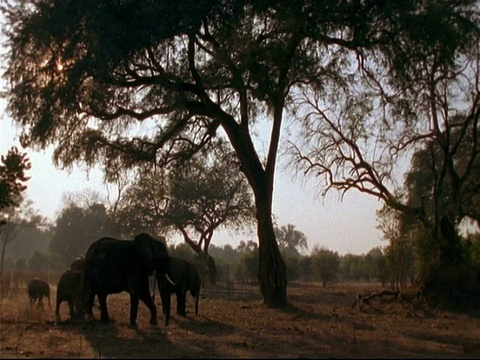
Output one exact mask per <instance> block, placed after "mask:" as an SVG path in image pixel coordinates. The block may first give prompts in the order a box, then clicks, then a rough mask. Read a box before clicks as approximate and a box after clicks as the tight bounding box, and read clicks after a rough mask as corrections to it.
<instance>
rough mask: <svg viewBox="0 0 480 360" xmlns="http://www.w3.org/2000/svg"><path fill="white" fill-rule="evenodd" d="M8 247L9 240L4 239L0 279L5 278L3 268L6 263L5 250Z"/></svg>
mask: <svg viewBox="0 0 480 360" xmlns="http://www.w3.org/2000/svg"><path fill="white" fill-rule="evenodd" d="M6 248H7V241H6V240H5V239H4V240H3V241H2V254H1V259H0V261H1V265H0V279H3V268H4V265H5V251H6Z"/></svg>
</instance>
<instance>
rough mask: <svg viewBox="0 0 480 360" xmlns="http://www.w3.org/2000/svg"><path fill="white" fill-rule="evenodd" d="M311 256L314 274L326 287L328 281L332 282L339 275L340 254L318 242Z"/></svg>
mask: <svg viewBox="0 0 480 360" xmlns="http://www.w3.org/2000/svg"><path fill="white" fill-rule="evenodd" d="M311 258H312V272H313V276H315V277H316V278H317V279H318V280H320V281H321V282H322V285H323V287H326V286H327V283H330V282H332V281H333V280H334V279H335V278H336V277H337V276H338V271H339V268H340V256H339V255H338V253H337V252H333V251H331V250H328V249H327V248H325V247H324V246H322V247H320V246H319V245H318V244H317V245H315V247H314V248H313V250H312V253H311Z"/></svg>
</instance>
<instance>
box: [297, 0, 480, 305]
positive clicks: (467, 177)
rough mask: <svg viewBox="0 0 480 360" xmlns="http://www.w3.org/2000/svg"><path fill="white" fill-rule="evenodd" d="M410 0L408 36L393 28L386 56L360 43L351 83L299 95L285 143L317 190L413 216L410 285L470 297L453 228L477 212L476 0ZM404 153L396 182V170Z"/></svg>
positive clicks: (475, 295) (479, 68)
mask: <svg viewBox="0 0 480 360" xmlns="http://www.w3.org/2000/svg"><path fill="white" fill-rule="evenodd" d="M419 3H422V7H420V8H418V13H419V14H421V17H420V18H418V19H415V18H414V17H413V18H412V22H411V23H409V24H406V26H408V27H410V28H411V29H412V31H413V29H415V33H416V34H417V40H418V41H414V40H415V39H413V38H410V39H409V38H405V37H404V36H403V35H404V34H403V33H402V32H400V33H399V36H398V37H397V46H396V47H395V48H392V49H391V50H392V51H393V52H394V53H396V56H395V57H394V58H393V60H394V61H393V62H392V59H390V58H389V57H385V56H384V54H383V53H380V52H378V51H377V49H371V50H369V51H363V52H362V53H360V54H359V56H358V57H357V58H351V59H350V66H351V67H350V70H351V71H348V72H346V73H345V74H344V76H345V79H347V77H348V78H349V79H355V86H344V84H342V83H340V82H335V83H333V85H332V87H334V90H333V91H331V92H330V93H326V92H325V89H324V87H318V88H317V89H315V91H314V92H309V93H307V92H305V93H304V94H302V100H301V104H302V105H304V106H305V107H306V108H305V107H303V109H304V112H303V113H302V115H304V121H305V125H306V126H305V129H306V131H305V133H302V136H303V138H304V139H306V143H305V146H304V147H300V145H298V144H295V146H294V148H295V150H296V157H295V160H296V161H297V162H298V164H300V165H301V169H302V170H303V171H305V172H306V173H308V174H309V175H312V176H315V177H316V178H317V179H318V180H320V184H321V185H322V191H323V192H328V191H329V190H330V189H336V190H340V191H342V192H346V191H350V190H353V189H355V190H358V191H361V192H363V193H365V194H369V195H372V196H375V197H377V198H378V199H380V200H382V201H384V203H385V205H386V206H388V207H390V208H392V209H395V210H396V211H399V212H401V213H403V215H402V223H403V225H404V228H405V229H407V228H408V224H410V226H412V225H413V224H412V222H418V223H420V224H421V228H422V232H421V233H418V234H419V235H420V236H419V237H420V239H419V241H420V242H421V248H422V249H423V250H425V253H424V258H423V259H422V260H423V263H424V264H425V265H426V266H424V267H423V269H422V271H421V273H420V274H419V275H420V276H419V279H418V284H419V285H421V286H422V287H425V290H426V291H427V293H430V294H432V295H433V293H435V296H436V295H439V293H443V294H442V295H447V296H446V298H447V301H448V298H450V299H453V298H455V297H457V295H458V293H461V295H462V297H463V298H464V299H466V300H468V301H470V300H474V302H475V303H477V304H478V299H480V297H479V292H478V290H479V286H478V279H477V280H475V276H472V273H471V271H469V270H467V269H466V266H465V265H466V264H465V262H464V260H465V259H464V257H463V254H462V249H461V248H462V247H461V244H460V238H459V236H458V228H457V227H458V225H459V224H460V223H461V222H462V220H464V219H465V218H467V217H469V218H470V219H474V220H476V221H479V220H480V218H479V216H478V203H479V202H478V201H479V195H480V192H479V185H480V182H479V179H480V178H479V177H478V166H479V164H480V148H479V146H478V144H479V140H480V137H479V135H478V131H479V116H480V65H479V64H480V51H479V50H480V47H479V37H478V35H479V34H478V25H479V24H478V21H477V19H478V12H477V9H476V6H475V5H476V3H477V2H475V1H473V2H472V1H463V2H460V1H452V2H438V1H436V2H428V1H426V2H419ZM433 8H434V11H433V12H432V13H430V14H429V13H428V10H429V9H433ZM410 14H412V13H410ZM420 19H422V20H421V22H419V20H420ZM373 59H378V60H379V61H380V62H385V63H387V64H389V66H388V67H379V64H378V62H377V61H375V60H373ZM346 84H351V81H350V82H346ZM328 98H330V101H328ZM312 144H313V145H312ZM413 154H415V156H413V158H412V155H413ZM411 159H413V162H412V171H411V172H410V175H409V176H410V179H408V178H407V182H406V183H405V184H406V191H405V187H404V185H403V184H402V182H401V176H402V174H403V173H404V172H405V171H406V169H408V162H409V160H411ZM418 169H421V171H420V172H419V171H417V170H418ZM414 177H416V181H414ZM397 194H402V195H403V196H397ZM403 235H405V236H406V235H407V234H406V233H404V234H403ZM475 283H476V285H475ZM464 295H466V296H464Z"/></svg>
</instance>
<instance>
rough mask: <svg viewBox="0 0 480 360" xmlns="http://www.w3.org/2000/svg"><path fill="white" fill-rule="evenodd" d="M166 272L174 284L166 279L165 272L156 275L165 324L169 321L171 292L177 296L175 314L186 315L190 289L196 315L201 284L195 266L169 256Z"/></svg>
mask: <svg viewBox="0 0 480 360" xmlns="http://www.w3.org/2000/svg"><path fill="white" fill-rule="evenodd" d="M168 274H169V275H170V277H171V280H172V282H173V283H174V284H173V283H172V282H171V281H168V279H167V278H166V276H165V274H157V276H156V278H157V284H158V290H159V292H160V298H161V299H162V310H163V314H164V315H165V324H166V325H168V323H169V321H170V308H171V295H172V294H175V295H176V297H177V314H179V315H181V316H187V313H186V301H187V292H188V291H190V294H191V295H192V296H193V297H194V299H195V314H196V315H198V300H199V297H200V287H201V285H202V279H201V277H200V274H199V273H198V270H197V267H196V266H195V265H194V264H192V263H190V262H188V261H186V260H184V259H180V258H175V257H170V261H169V270H168Z"/></svg>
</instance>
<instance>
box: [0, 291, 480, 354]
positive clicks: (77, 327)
mask: <svg viewBox="0 0 480 360" xmlns="http://www.w3.org/2000/svg"><path fill="white" fill-rule="evenodd" d="M374 290H375V291H379V290H381V289H380V288H379V287H378V286H376V285H375V284H363V285H355V284H337V285H332V286H329V287H327V288H323V287H321V286H320V285H312V284H308V285H307V284H291V285H289V287H288V288H287V293H288V298H289V302H290V304H291V306H289V307H287V308H285V309H270V308H267V307H266V306H264V305H263V304H262V302H261V297H260V295H259V291H258V287H251V286H246V287H240V286H236V287H235V289H234V290H233V291H227V290H225V288H224V287H222V286H216V287H213V288H212V287H210V288H208V289H203V290H202V291H203V294H202V296H201V298H200V311H199V315H198V316H197V315H195V314H194V311H193V299H192V298H191V297H189V298H188V299H187V317H186V318H183V317H180V316H178V315H177V314H176V313H172V317H171V323H170V324H169V325H168V326H164V324H163V319H164V318H163V315H162V314H161V311H160V309H161V305H160V299H159V296H158V294H157V296H156V298H155V303H156V304H157V308H158V309H159V316H158V318H159V325H157V326H151V325H149V324H148V319H149V313H148V310H147V308H146V306H145V305H144V304H143V303H140V306H139V314H138V320H137V323H138V330H132V329H130V328H129V327H128V314H129V297H128V294H126V293H122V294H117V295H110V296H109V297H108V305H109V311H110V316H111V317H112V318H113V319H114V322H113V323H112V324H109V325H101V324H99V323H97V322H95V323H93V325H90V326H84V325H82V324H73V323H71V322H70V321H69V320H68V306H67V304H66V303H63V304H62V307H61V316H62V319H63V320H64V321H63V322H61V323H59V324H55V323H54V308H55V288H54V287H52V297H51V299H52V301H51V308H49V307H48V304H47V303H45V304H44V310H42V309H41V308H35V307H34V308H30V306H29V303H28V298H27V292H26V290H25V291H23V292H20V294H18V295H16V296H13V295H10V296H6V297H4V298H2V299H1V308H0V310H1V321H0V357H1V358H26V357H29V358H480V316H479V313H478V312H473V311H472V313H471V314H468V315H467V314H460V313H452V312H445V311H440V310H438V309H431V308H429V307H427V306H426V305H424V304H417V305H413V304H412V303H410V302H399V301H398V300H397V299H396V298H395V297H393V296H383V297H376V298H373V299H372V300H371V301H370V302H369V303H368V304H365V305H364V306H363V307H362V308H361V309H360V307H359V306H358V304H357V303H355V305H354V306H353V307H352V304H354V301H355V299H356V294H357V293H360V294H369V293H370V292H371V291H374ZM175 301H176V300H175V296H173V297H172V304H175ZM94 314H95V316H96V318H97V319H98V318H99V316H100V314H99V310H98V309H95V311H94Z"/></svg>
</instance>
